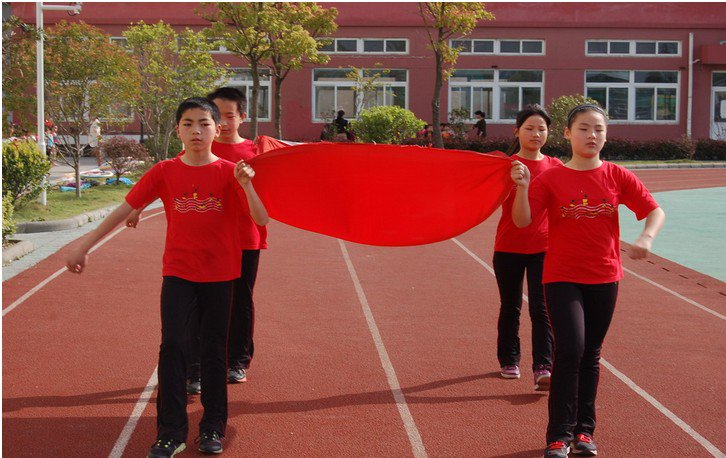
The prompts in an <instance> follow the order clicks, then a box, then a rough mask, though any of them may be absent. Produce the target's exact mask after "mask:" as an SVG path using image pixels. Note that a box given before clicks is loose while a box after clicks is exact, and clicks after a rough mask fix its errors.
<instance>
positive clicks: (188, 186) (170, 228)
mask: <svg viewBox="0 0 726 458" xmlns="http://www.w3.org/2000/svg"><path fill="white" fill-rule="evenodd" d="M234 166H235V164H233V163H232V162H229V161H225V160H224V159H218V160H217V161H215V162H213V163H211V164H207V165H203V166H199V167H194V166H190V165H187V164H185V163H183V162H182V160H181V158H179V157H176V158H174V159H168V160H165V161H161V162H159V163H158V164H156V165H155V166H154V167H152V168H151V170H149V171H148V172H146V173H145V174H144V176H143V177H141V179H140V180H139V182H138V183H136V185H134V187H133V188H131V191H129V193H128V194H127V195H126V202H128V204H129V205H131V206H132V207H133V208H136V209H138V208H141V207H143V206H144V205H146V204H148V203H149V202H151V201H153V200H155V199H157V198H160V199H161V200H162V202H163V203H164V209H165V210H166V221H167V228H166V245H165V247H164V259H163V269H162V275H164V276H175V277H180V278H183V279H185V280H189V281H194V282H217V281H229V280H234V279H235V278H239V276H240V268H239V266H240V264H241V263H242V253H241V251H240V250H239V229H238V225H239V220H240V215H239V208H240V203H239V200H240V199H244V203H243V204H242V205H243V207H244V208H246V205H247V200H246V197H245V195H244V191H242V187H241V186H240V185H239V183H237V180H236V179H235V177H234Z"/></svg>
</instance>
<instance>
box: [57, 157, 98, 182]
mask: <svg viewBox="0 0 726 458" xmlns="http://www.w3.org/2000/svg"><path fill="white" fill-rule="evenodd" d="M80 162H81V172H85V171H87V170H93V169H97V168H98V160H96V158H95V157H81V161H80ZM66 178H70V179H75V173H74V172H73V167H71V166H69V165H67V164H65V163H63V162H62V161H61V162H60V163H59V164H57V165H54V166H53V167H52V168H51V169H50V175H49V176H48V181H49V182H50V183H51V184H56V183H58V182H60V181H63V180H64V179H66Z"/></svg>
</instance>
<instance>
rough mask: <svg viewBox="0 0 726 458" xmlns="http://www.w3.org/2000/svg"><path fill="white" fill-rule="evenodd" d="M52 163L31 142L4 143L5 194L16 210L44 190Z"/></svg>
mask: <svg viewBox="0 0 726 458" xmlns="http://www.w3.org/2000/svg"><path fill="white" fill-rule="evenodd" d="M50 168H51V162H50V161H49V160H48V158H47V157H46V155H45V153H43V152H41V151H40V149H39V148H38V145H37V144H36V143H35V142H33V141H31V140H17V141H10V142H4V143H3V193H4V194H6V195H7V198H8V199H10V201H11V202H12V205H13V207H14V208H16V209H17V208H20V207H22V206H23V205H24V204H26V203H27V202H30V201H31V200H33V199H35V198H36V197H38V195H40V192H41V191H42V190H43V186H44V185H43V178H44V177H45V176H46V175H47V174H48V172H49V171H50Z"/></svg>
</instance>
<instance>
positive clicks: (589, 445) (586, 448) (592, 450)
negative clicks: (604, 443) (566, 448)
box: [570, 434, 597, 456]
mask: <svg viewBox="0 0 726 458" xmlns="http://www.w3.org/2000/svg"><path fill="white" fill-rule="evenodd" d="M570 445H571V446H572V454H573V455H586V456H595V455H597V446H596V445H595V441H593V440H592V437H590V436H588V435H587V434H577V435H575V440H574V441H572V443H571V444H570Z"/></svg>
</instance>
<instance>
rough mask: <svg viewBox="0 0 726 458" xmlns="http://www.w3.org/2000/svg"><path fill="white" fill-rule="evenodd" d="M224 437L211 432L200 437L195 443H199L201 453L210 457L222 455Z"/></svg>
mask: <svg viewBox="0 0 726 458" xmlns="http://www.w3.org/2000/svg"><path fill="white" fill-rule="evenodd" d="M221 439H222V437H221V436H220V435H219V433H218V432H217V431H210V432H206V433H202V434H200V435H199V437H198V438H197V440H196V441H195V442H199V451H200V452H202V453H206V454H208V455H216V454H217V453H222V451H223V448H222V440H221Z"/></svg>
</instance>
